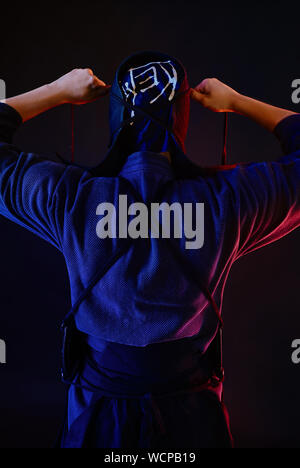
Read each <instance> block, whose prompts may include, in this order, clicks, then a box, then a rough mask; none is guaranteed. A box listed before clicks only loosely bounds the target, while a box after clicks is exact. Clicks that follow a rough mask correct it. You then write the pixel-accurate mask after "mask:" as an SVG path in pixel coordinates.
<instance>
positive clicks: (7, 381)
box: [0, 0, 300, 448]
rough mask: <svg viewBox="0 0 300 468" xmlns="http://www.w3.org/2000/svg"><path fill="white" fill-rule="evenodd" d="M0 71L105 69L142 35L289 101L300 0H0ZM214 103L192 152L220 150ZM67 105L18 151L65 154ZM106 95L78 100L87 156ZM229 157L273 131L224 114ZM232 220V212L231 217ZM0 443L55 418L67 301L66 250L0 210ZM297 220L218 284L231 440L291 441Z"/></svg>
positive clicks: (295, 443)
mask: <svg viewBox="0 0 300 468" xmlns="http://www.w3.org/2000/svg"><path fill="white" fill-rule="evenodd" d="M0 10H1V11H0V15H1V23H0V39H1V42H0V47H1V55H0V78H2V79H4V80H5V81H6V85H7V96H8V97H10V96H13V95H16V94H20V93H23V92H25V91H29V90H30V89H33V88H35V87H37V86H40V85H42V84H45V83H47V82H50V81H52V80H54V79H56V78H58V77H59V76H60V75H62V74H64V73H66V72H68V71H70V70H71V69H72V68H76V67H80V68H81V67H90V68H92V69H93V71H94V73H96V74H97V75H98V76H99V77H100V78H102V79H103V80H105V81H106V82H108V83H110V82H111V81H112V79H113V76H114V71H115V69H116V67H117V65H118V64H119V62H120V61H121V60H122V59H123V58H124V57H126V56H127V55H129V54H131V53H133V52H135V51H138V50H143V49H154V50H155V49H157V50H161V51H163V52H166V53H169V54H173V55H174V56H176V57H178V58H179V59H180V60H181V61H182V62H183V63H184V64H185V66H186V68H187V70H188V75H189V80H190V84H191V86H195V85H196V84H197V83H199V82H200V81H201V80H202V79H203V78H205V77H211V76H216V77H218V78H219V79H221V80H223V81H225V82H226V83H227V84H229V85H231V86H232V87H235V88H236V89H237V90H239V91H240V92H242V93H245V94H248V95H250V96H252V97H254V98H258V99H262V100H264V101H266V102H269V103H272V104H274V105H277V106H281V107H287V108H289V109H291V110H294V111H296V112H298V111H299V110H300V104H299V105H298V106H297V105H295V104H293V103H292V101H291V82H292V80H294V79H296V78H300V70H299V58H300V57H299V56H300V49H299V46H298V37H299V33H298V31H299V13H300V7H298V10H297V6H296V2H288V1H286V2H284V3H283V2H282V3H278V2H276V4H272V3H271V2H270V3H262V2H257V3H256V4H255V2H251V3H249V6H246V5H245V4H240V5H238V3H236V4H235V3H230V2H222V3H219V4H218V3H217V2H201V1H197V2H192V1H187V0H185V1H184V2H177V1H172V2H171V1H170V2H164V1H159V2H157V1H152V2H148V3H143V2H142V1H140V2H137V1H134V2H130V1H128V2H125V1H116V0H112V1H109V2H106V4H103V3H102V2H89V1H85V2H82V3H78V4H76V5H74V4H72V3H71V2H60V4H59V5H56V4H54V3H49V2H48V3H46V2H45V3H44V2H40V4H39V5H34V6H32V5H31V4H30V3H28V2H27V3H23V4H22V6H21V5H19V4H18V3H11V6H10V4H9V2H7V3H6V5H3V3H2V4H1V7H0ZM222 122H223V119H222V115H220V114H215V113H211V112H209V111H207V110H205V109H202V108H201V107H200V106H199V105H197V104H195V103H193V104H192V109H191V121H190V129H189V135H188V143H187V149H188V154H189V156H190V158H191V159H192V160H194V161H195V162H200V163H202V164H216V163H218V162H219V160H220V154H221V145H222ZM70 124H71V120H70V106H69V105H64V106H61V107H58V108H55V109H52V110H50V111H48V112H46V113H45V114H43V115H40V116H38V117H36V118H34V119H33V120H31V121H28V122H26V123H25V124H24V125H23V126H22V127H21V128H20V129H19V130H18V132H17V134H16V137H15V142H16V143H17V144H18V145H19V146H20V147H21V148H22V149H23V150H24V151H34V152H38V153H45V154H51V153H53V152H55V151H59V152H61V153H62V154H64V155H70V142H71V126H70ZM108 130H109V129H108V100H107V99H105V100H102V101H97V102H93V103H90V104H87V105H85V106H77V107H76V108H75V158H76V161H77V162H79V163H82V164H87V165H94V164H96V163H97V162H98V161H100V160H101V158H102V157H103V155H104V153H105V151H106V147H107V144H108V136H109V132H108ZM228 149H229V161H230V162H237V161H251V160H272V159H276V158H278V157H280V156H281V150H280V146H279V144H278V142H277V140H276V139H275V137H274V136H273V135H271V134H269V133H268V132H267V131H265V130H264V129H261V128H259V127H258V126H257V125H256V124H254V123H253V122H251V121H248V120H247V119H245V118H243V117H241V116H238V115H233V114H230V115H229V148H228ZM228 228H229V229H230V226H228ZM0 230H1V231H0V232H1V243H0V258H1V263H0V266H1V268H0V277H1V288H0V307H1V312H0V338H2V339H4V340H5V341H6V344H7V364H5V365H3V364H2V365H0V376H1V377H0V378H1V386H0V446H1V447H5V448H7V447H47V446H49V445H50V444H51V443H52V441H53V438H54V437H55V434H56V431H57V429H58V426H59V424H60V421H61V419H62V416H63V410H64V398H65V389H64V387H63V385H62V384H61V383H60V382H59V372H58V369H59V363H60V360H59V345H60V334H59V323H60V320H61V318H62V316H63V314H64V313H65V312H66V311H67V309H68V306H69V297H68V293H69V284H68V277H67V271H66V267H65V265H64V261H63V258H62V256H61V254H60V253H59V252H58V251H56V250H55V248H54V247H52V246H51V245H48V244H47V243H46V242H44V241H42V240H40V239H39V238H37V237H35V236H34V235H33V234H31V233H30V232H27V231H25V230H23V229H22V228H20V227H18V226H16V225H14V224H13V223H11V222H10V221H8V220H6V219H4V218H1V219H0ZM299 234H300V233H299V231H294V232H293V233H291V234H290V235H289V236H287V237H286V238H284V239H282V240H280V241H279V242H277V243H274V244H272V245H269V246H267V247H265V248H264V249H262V250H260V251H257V252H254V253H252V254H250V255H248V256H245V257H244V258H242V259H240V260H239V262H237V263H236V264H235V265H234V266H233V268H232V271H231V275H230V276H229V280H228V283H227V287H226V290H225V295H224V304H223V315H224V320H225V338H224V361H225V369H226V381H225V399H226V403H227V405H228V408H229V411H230V414H231V425H232V431H233V434H234V436H235V440H236V446H237V447H300V431H299V424H298V422H299V420H300V402H299V397H298V386H299V385H300V364H299V365H298V366H297V365H295V364H293V363H292V361H291V352H292V349H291V342H292V340H293V339H295V338H300V327H299V325H300V318H299V311H300V299H299V296H298V291H299V280H300V268H299V241H300V237H299Z"/></svg>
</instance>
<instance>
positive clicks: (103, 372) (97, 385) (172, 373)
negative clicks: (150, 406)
mask: <svg viewBox="0 0 300 468" xmlns="http://www.w3.org/2000/svg"><path fill="white" fill-rule="evenodd" d="M198 341H199V338H197V337H193V338H184V339H180V340H176V341H170V342H165V343H156V344H151V345H148V346H145V347H137V346H128V345H123V344H119V343H111V342H105V341H103V349H102V350H101V351H99V350H97V351H96V350H94V349H93V348H91V347H90V346H88V345H87V346H86V352H85V358H84V360H83V361H82V364H81V367H80V369H79V370H78V373H77V376H76V377H75V379H74V382H73V385H78V386H80V387H81V388H84V389H87V390H90V391H92V392H93V393H96V394H101V395H104V396H105V395H106V396H108V397H123V398H126V397H127V398H128V397H129V398H130V397H137V396H142V395H144V394H146V393H152V394H154V395H157V396H164V395H170V394H173V393H178V392H187V391H200V390H202V389H206V388H209V389H214V388H217V387H218V386H219V385H220V379H219V378H218V376H216V375H215V373H214V366H215V351H214V349H213V346H212V347H209V348H208V350H207V352H206V353H204V354H202V353H200V351H199V345H198Z"/></svg>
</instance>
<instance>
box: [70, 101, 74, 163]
mask: <svg viewBox="0 0 300 468" xmlns="http://www.w3.org/2000/svg"><path fill="white" fill-rule="evenodd" d="M71 162H72V163H73V162H74V104H71Z"/></svg>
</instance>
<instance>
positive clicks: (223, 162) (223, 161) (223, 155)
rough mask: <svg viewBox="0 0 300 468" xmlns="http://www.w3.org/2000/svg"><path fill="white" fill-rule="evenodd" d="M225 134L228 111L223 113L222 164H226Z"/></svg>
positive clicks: (226, 132)
mask: <svg viewBox="0 0 300 468" xmlns="http://www.w3.org/2000/svg"><path fill="white" fill-rule="evenodd" d="M227 134H228V113H227V112H225V113H224V130H223V151H222V164H223V165H225V164H227Z"/></svg>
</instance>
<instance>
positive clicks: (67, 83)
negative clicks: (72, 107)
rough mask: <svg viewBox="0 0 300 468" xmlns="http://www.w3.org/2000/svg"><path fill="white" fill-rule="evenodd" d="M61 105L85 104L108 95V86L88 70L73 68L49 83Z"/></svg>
mask: <svg viewBox="0 0 300 468" xmlns="http://www.w3.org/2000/svg"><path fill="white" fill-rule="evenodd" d="M51 85H52V86H55V88H56V89H57V91H58V92H59V93H60V94H61V97H62V102H63V103H70V104H85V103H87V102H91V101H95V100H96V99H98V98H100V97H102V96H105V95H106V94H108V93H109V89H110V85H106V84H105V83H104V81H102V80H100V79H99V78H98V77H97V76H96V75H94V73H93V71H92V70H91V69H90V68H74V70H71V71H70V72H69V73H66V74H65V75H63V76H61V77H60V78H58V79H57V80H55V81H53V82H52V83H51Z"/></svg>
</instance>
